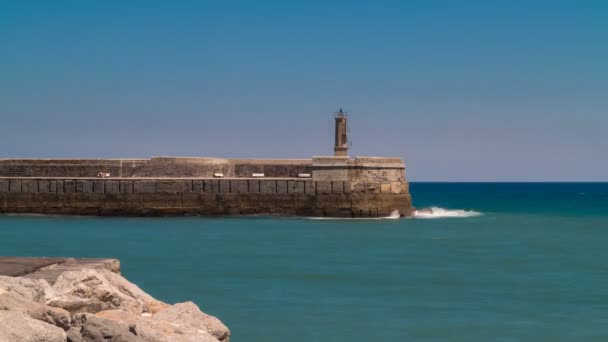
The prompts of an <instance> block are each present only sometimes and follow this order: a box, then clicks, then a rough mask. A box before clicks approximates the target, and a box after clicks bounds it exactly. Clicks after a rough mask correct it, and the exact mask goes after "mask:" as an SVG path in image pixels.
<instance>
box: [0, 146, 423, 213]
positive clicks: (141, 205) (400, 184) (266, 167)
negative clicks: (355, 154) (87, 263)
mask: <svg viewBox="0 0 608 342" xmlns="http://www.w3.org/2000/svg"><path fill="white" fill-rule="evenodd" d="M133 161H135V160H134V159H129V160H72V161H69V160H16V159H6V160H0V212H4V213H44V214H78V215H150V216H155V215H233V214H244V215H248V214H280V215H300V216H346V217H378V216H388V215H390V214H391V213H392V212H393V211H394V210H398V211H399V212H400V213H401V214H402V215H409V214H410V212H411V210H412V207H411V196H410V194H409V187H408V183H407V181H406V178H405V165H404V163H403V161H401V160H400V159H394V158H369V157H360V158H355V159H350V158H340V157H315V158H313V159H310V160H242V159H215V158H152V159H147V160H139V164H137V163H135V164H133V163H132V162H133ZM133 165H135V166H133ZM127 170H128V171H127ZM100 172H104V173H109V174H110V177H108V178H99V177H96V175H97V174H99V173H100ZM218 174H221V176H222V177H221V178H218V177H216V176H217V175H218ZM254 175H256V176H257V177H254Z"/></svg>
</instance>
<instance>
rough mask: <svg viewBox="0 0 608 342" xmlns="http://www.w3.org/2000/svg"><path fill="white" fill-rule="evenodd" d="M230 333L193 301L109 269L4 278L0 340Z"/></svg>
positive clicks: (199, 337) (186, 339)
mask: <svg viewBox="0 0 608 342" xmlns="http://www.w3.org/2000/svg"><path fill="white" fill-rule="evenodd" d="M229 339H230V331H229V330H228V328H227V327H226V326H225V325H224V324H223V323H222V322H221V321H220V320H219V319H217V318H215V317H213V316H209V315H207V314H205V313H203V312H202V311H200V310H199V308H198V306H196V305H195V304H194V303H192V302H187V303H180V304H175V305H169V304H166V303H163V302H161V301H158V300H156V299H154V298H153V297H151V296H150V295H148V294H147V293H145V292H144V291H143V290H141V289H140V288H139V287H137V286H136V285H134V284H132V283H130V282H129V281H127V280H126V279H124V278H123V277H121V276H120V275H118V274H116V273H113V272H112V271H109V270H105V269H83V270H79V271H66V272H63V273H62V274H61V275H59V277H58V278H57V281H56V282H55V283H54V285H53V286H52V287H51V286H50V285H49V284H48V283H47V282H46V281H45V280H37V279H29V278H13V277H2V276H0V342H5V341H6V342H8V341H26V342H29V341H35V342H42V341H44V342H55V341H66V342H96V341H113V342H145V341H150V342H194V341H197V342H218V341H222V342H229Z"/></svg>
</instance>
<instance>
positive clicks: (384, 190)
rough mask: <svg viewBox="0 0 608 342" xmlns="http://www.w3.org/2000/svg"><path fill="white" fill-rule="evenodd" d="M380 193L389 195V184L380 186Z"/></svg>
mask: <svg viewBox="0 0 608 342" xmlns="http://www.w3.org/2000/svg"><path fill="white" fill-rule="evenodd" d="M380 192H381V193H383V194H390V193H391V183H382V184H380Z"/></svg>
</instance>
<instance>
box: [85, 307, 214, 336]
mask: <svg viewBox="0 0 608 342" xmlns="http://www.w3.org/2000/svg"><path fill="white" fill-rule="evenodd" d="M92 316H93V315H90V314H87V315H86V317H87V319H88V320H92V319H93V317H92ZM94 317H95V320H96V321H97V320H103V321H104V322H112V321H113V322H116V323H117V324H121V325H123V326H128V330H129V331H131V332H133V333H134V334H135V335H136V336H138V337H140V338H141V339H143V340H144V341H148V342H218V340H217V338H216V337H215V336H213V335H211V334H210V333H208V332H207V331H206V330H204V329H197V328H195V327H192V326H188V325H186V324H179V323H173V322H167V321H163V320H158V319H155V318H153V317H149V316H136V315H134V314H133V313H130V312H126V311H122V310H108V311H101V312H98V313H97V314H95V315H94Z"/></svg>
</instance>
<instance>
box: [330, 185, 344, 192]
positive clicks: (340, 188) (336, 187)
mask: <svg viewBox="0 0 608 342" xmlns="http://www.w3.org/2000/svg"><path fill="white" fill-rule="evenodd" d="M331 193H332V194H336V195H340V194H343V193H344V182H331Z"/></svg>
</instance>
